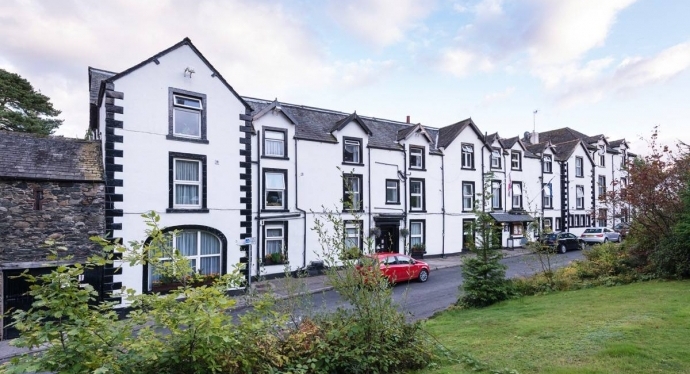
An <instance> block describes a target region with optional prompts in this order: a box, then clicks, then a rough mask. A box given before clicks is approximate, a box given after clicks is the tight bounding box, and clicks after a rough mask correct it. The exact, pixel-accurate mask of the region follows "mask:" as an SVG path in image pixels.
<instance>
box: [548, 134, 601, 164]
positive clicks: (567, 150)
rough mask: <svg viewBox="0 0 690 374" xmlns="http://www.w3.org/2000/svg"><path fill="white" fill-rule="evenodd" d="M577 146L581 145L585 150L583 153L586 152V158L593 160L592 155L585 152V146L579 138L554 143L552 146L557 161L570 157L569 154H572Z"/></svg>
mask: <svg viewBox="0 0 690 374" xmlns="http://www.w3.org/2000/svg"><path fill="white" fill-rule="evenodd" d="M577 147H582V148H583V149H584V150H585V153H586V154H587V158H588V159H589V160H590V162H593V160H592V156H591V155H590V154H589V152H587V146H586V145H585V143H583V142H582V140H580V139H575V140H571V141H569V142H565V143H560V144H556V145H555V147H554V148H555V150H556V159H557V160H558V161H567V160H568V159H569V158H570V156H572V155H573V152H575V149H577Z"/></svg>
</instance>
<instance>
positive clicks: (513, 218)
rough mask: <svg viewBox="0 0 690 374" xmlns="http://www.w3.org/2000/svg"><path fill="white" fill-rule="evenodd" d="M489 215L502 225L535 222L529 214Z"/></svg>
mask: <svg viewBox="0 0 690 374" xmlns="http://www.w3.org/2000/svg"><path fill="white" fill-rule="evenodd" d="M489 215H490V216H491V218H493V219H495V220H496V222H500V223H513V222H532V221H533V220H534V218H532V216H530V215H529V214H527V213H489Z"/></svg>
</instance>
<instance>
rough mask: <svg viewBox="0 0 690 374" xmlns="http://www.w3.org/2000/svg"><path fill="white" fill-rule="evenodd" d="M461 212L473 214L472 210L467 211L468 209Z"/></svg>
mask: <svg viewBox="0 0 690 374" xmlns="http://www.w3.org/2000/svg"><path fill="white" fill-rule="evenodd" d="M462 212H463V213H473V212H474V210H472V209H469V210H468V209H463V210H462Z"/></svg>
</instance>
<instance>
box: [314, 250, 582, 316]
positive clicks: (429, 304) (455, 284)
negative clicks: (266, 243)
mask: <svg viewBox="0 0 690 374" xmlns="http://www.w3.org/2000/svg"><path fill="white" fill-rule="evenodd" d="M551 258H552V262H553V265H552V266H553V267H554V268H557V267H562V266H564V265H566V264H568V263H569V262H570V261H572V260H577V259H581V258H583V256H582V253H581V252H580V251H572V252H568V253H566V254H559V255H554V256H552V257H551ZM502 262H503V263H504V264H506V265H508V270H507V271H506V275H507V276H508V277H509V278H514V277H518V276H527V275H531V274H534V273H536V272H538V271H541V268H540V265H539V262H538V260H537V259H536V257H535V256H534V255H525V256H518V257H511V258H506V259H504V260H503V261H502ZM460 284H462V274H461V270H460V268H459V267H451V268H445V269H439V270H436V271H432V272H431V275H430V277H429V280H428V281H427V282H426V283H419V282H410V283H405V284H399V285H396V286H395V287H394V289H393V299H394V300H395V302H396V303H398V304H399V305H400V309H401V310H402V311H405V312H407V313H409V314H410V317H411V319H412V320H418V319H425V318H429V317H431V316H432V315H434V313H436V312H439V311H442V310H444V309H447V308H448V307H449V306H451V305H453V304H454V303H455V302H456V301H457V300H458V295H459V286H460ZM306 302H307V305H311V306H312V307H310V308H309V309H311V313H319V312H328V311H332V310H335V309H336V308H339V307H345V308H347V307H348V305H347V304H345V303H344V302H343V301H342V300H341V299H340V296H339V295H338V293H337V292H336V291H334V290H331V291H326V292H322V293H316V294H314V295H312V296H311V297H310V299H309V300H307V301H306ZM311 313H305V314H311Z"/></svg>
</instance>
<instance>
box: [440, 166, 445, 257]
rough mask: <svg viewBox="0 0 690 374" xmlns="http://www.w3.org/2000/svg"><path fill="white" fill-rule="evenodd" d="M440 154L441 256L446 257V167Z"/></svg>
mask: <svg viewBox="0 0 690 374" xmlns="http://www.w3.org/2000/svg"><path fill="white" fill-rule="evenodd" d="M444 158H445V155H444V154H443V153H442V154H441V258H446V167H445V164H444V162H443V159H444Z"/></svg>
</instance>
